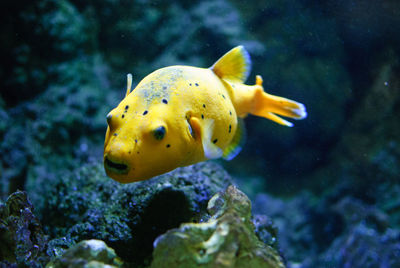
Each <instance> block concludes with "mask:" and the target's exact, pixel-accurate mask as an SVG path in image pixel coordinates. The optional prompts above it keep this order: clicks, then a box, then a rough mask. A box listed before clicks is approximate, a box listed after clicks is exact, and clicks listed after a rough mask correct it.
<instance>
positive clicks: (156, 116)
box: [104, 46, 307, 183]
mask: <svg viewBox="0 0 400 268" xmlns="http://www.w3.org/2000/svg"><path fill="white" fill-rule="evenodd" d="M250 67H251V62H250V56H249V54H248V52H247V51H246V50H245V48H244V47H243V46H238V47H235V48H233V49H232V50H230V51H229V52H227V53H226V54H225V55H223V56H222V57H221V58H220V59H219V60H218V61H217V62H216V63H215V64H214V65H212V66H211V67H210V68H197V67H191V66H179V65H178V66H169V67H165V68H161V69H158V70H156V71H154V72H153V73H151V74H149V75H148V76H146V77H145V78H144V79H143V80H142V81H141V82H140V83H139V84H138V85H137V86H136V88H135V89H134V90H132V91H131V85H132V75H130V74H128V85H127V91H126V96H125V98H124V99H123V100H122V101H121V102H120V104H119V105H118V106H117V107H116V108H115V109H113V110H112V111H111V112H110V113H109V114H108V115H107V123H108V128H107V133H106V137H105V143H104V167H105V170H106V173H107V175H108V176H109V177H111V178H113V179H114V180H116V181H119V182H121V183H129V182H135V181H141V180H146V179H149V178H151V177H154V176H156V175H160V174H162V173H165V172H168V171H171V170H173V169H175V168H177V167H182V166H187V165H191V164H194V163H197V162H200V161H204V160H207V159H216V158H220V157H223V158H225V159H227V160H230V159H232V158H234V157H235V156H236V155H237V154H238V153H239V151H240V150H241V148H242V146H243V143H244V136H245V135H244V134H245V130H244V127H243V123H242V120H241V118H244V117H246V116H247V115H248V114H253V115H256V116H261V117H265V118H267V119H270V120H272V121H274V122H276V123H279V124H281V125H284V126H289V127H291V126H292V123H290V122H288V121H286V120H284V119H282V118H281V117H279V116H278V115H282V116H286V117H290V118H295V119H303V118H305V117H306V116H307V113H306V110H305V107H304V105H303V104H301V103H298V102H295V101H292V100H289V99H286V98H282V97H278V96H274V95H270V94H268V93H266V92H264V89H263V86H262V82H263V81H262V78H261V76H259V75H257V76H256V84H255V85H252V86H249V85H245V84H244V81H245V80H246V78H247V76H248V74H249V72H250Z"/></svg>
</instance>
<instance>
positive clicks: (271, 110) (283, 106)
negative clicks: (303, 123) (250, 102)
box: [251, 75, 307, 127]
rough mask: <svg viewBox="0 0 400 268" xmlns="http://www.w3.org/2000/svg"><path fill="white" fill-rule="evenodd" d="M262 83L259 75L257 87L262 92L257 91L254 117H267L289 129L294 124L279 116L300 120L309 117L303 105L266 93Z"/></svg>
mask: <svg viewBox="0 0 400 268" xmlns="http://www.w3.org/2000/svg"><path fill="white" fill-rule="evenodd" d="M262 82H263V80H262V78H261V76H259V75H257V77H256V86H260V87H261V90H257V91H256V95H255V106H254V110H253V111H252V112H251V113H252V114H253V115H257V116H261V117H265V118H267V119H269V120H272V121H274V122H276V123H278V124H281V125H284V126H288V127H292V126H293V123H291V122H289V121H286V120H285V119H283V118H281V117H279V116H278V115H282V116H286V117H290V118H294V119H298V120H300V119H304V118H306V117H307V112H306V108H305V107H304V105H303V104H301V103H299V102H296V101H293V100H289V99H286V98H282V97H278V96H274V95H270V94H268V93H266V92H264V90H263V87H262Z"/></svg>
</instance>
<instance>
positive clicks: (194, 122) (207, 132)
mask: <svg viewBox="0 0 400 268" xmlns="http://www.w3.org/2000/svg"><path fill="white" fill-rule="evenodd" d="M190 125H191V127H192V129H193V131H194V133H195V135H196V137H200V139H201V143H202V145H203V150H204V156H205V157H206V158H208V159H216V158H220V157H221V156H222V154H223V151H222V150H221V148H219V147H218V146H217V145H215V144H214V143H213V142H212V141H211V139H212V135H213V132H214V120H213V119H208V118H206V119H202V120H200V119H199V118H197V117H191V118H190Z"/></svg>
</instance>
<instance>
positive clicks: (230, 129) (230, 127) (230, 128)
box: [229, 125, 232, 133]
mask: <svg viewBox="0 0 400 268" xmlns="http://www.w3.org/2000/svg"><path fill="white" fill-rule="evenodd" d="M231 131H232V126H231V125H229V133H231Z"/></svg>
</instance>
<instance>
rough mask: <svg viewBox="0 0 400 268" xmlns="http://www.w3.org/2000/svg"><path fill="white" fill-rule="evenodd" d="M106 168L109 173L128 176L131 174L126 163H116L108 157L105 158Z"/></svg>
mask: <svg viewBox="0 0 400 268" xmlns="http://www.w3.org/2000/svg"><path fill="white" fill-rule="evenodd" d="M104 168H105V170H106V172H107V173H111V174H119V175H126V174H128V173H129V170H130V168H129V166H128V165H127V164H126V163H123V162H119V161H115V160H114V159H110V158H109V157H108V156H105V157H104Z"/></svg>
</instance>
